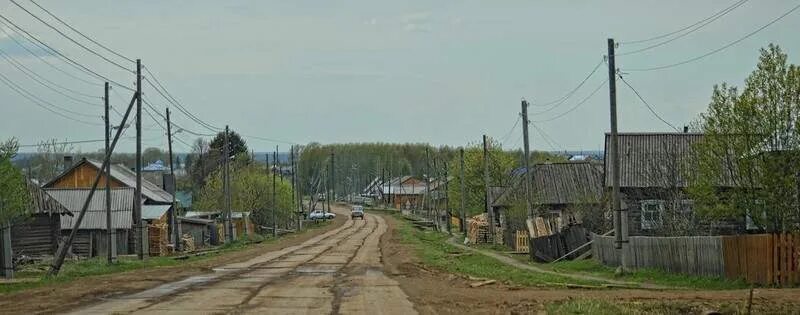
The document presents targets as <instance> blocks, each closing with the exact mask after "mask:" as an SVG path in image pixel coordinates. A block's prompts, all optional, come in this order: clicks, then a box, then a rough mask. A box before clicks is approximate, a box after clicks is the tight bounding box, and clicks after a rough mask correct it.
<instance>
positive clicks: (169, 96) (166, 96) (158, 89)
mask: <svg viewBox="0 0 800 315" xmlns="http://www.w3.org/2000/svg"><path fill="white" fill-rule="evenodd" d="M144 71H146V72H147V74H149V77H152V78H153V81H155V83H156V84H155V85H154V84H153V82H151V81H150V79H149V77H145V78H144V79H145V81H146V82H147V84H150V86H151V87H153V89H155V90H156V92H158V94H161V96H162V97H163V98H164V99H166V100H167V102H169V103H171V104H173V105H175V107H176V108H178V110H179V111H180V112H182V113H183V114H185V115H186V116H188V117H189V118H190V119H192V120H194V121H195V122H196V123H198V124H200V125H201V126H203V127H205V128H206V129H208V130H211V131H213V132H218V131H220V130H222V129H221V128H219V127H215V126H214V125H211V124H209V123H207V122H205V121H203V120H202V119H200V118H198V117H197V116H195V115H194V114H192V113H191V112H190V111H189V110H187V109H186V108H185V107H184V106H183V105H182V104H181V103H180V102H179V101H178V100H177V99H176V98H175V97H174V96H172V94H170V93H169V91H168V90H167V89H166V88H165V87H164V85H163V84H161V81H159V80H158V78H156V76H155V74H153V72H150V69H149V68H148V67H147V66H145V67H144ZM156 85H158V87H156ZM162 91H163V92H162Z"/></svg>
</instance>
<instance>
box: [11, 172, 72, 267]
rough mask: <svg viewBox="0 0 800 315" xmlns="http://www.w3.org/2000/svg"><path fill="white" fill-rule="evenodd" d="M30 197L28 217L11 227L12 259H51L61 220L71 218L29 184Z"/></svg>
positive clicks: (54, 202) (59, 231)
mask: <svg viewBox="0 0 800 315" xmlns="http://www.w3.org/2000/svg"><path fill="white" fill-rule="evenodd" d="M27 186H28V192H29V193H30V195H31V205H30V208H29V216H28V217H26V218H23V219H21V220H18V221H17V222H16V223H15V224H14V225H12V226H11V249H12V251H13V256H14V257H17V258H19V257H20V256H26V257H31V258H38V257H43V256H51V255H54V254H55V252H56V250H57V249H58V239H59V236H60V235H61V217H62V216H72V215H74V213H72V212H70V211H69V210H68V209H67V208H65V207H64V206H63V205H62V204H60V203H59V202H58V201H57V200H56V199H54V198H53V197H51V196H50V195H49V194H47V193H46V192H45V191H44V190H42V189H41V188H40V187H39V186H38V185H36V184H35V183H33V182H30V181H28V184H27Z"/></svg>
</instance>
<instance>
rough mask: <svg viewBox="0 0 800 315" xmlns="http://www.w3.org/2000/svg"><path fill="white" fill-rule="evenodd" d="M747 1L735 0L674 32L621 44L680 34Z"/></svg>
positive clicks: (637, 42)
mask: <svg viewBox="0 0 800 315" xmlns="http://www.w3.org/2000/svg"><path fill="white" fill-rule="evenodd" d="M747 1H748V0H739V1H737V2H734V3H733V4H732V5H730V6H727V7H725V8H724V9H722V10H720V11H717V12H716V13H714V14H712V15H711V16H709V17H706V18H705V19H702V20H700V21H697V22H695V23H694V24H692V25H689V26H686V27H683V28H681V29H679V30H677V31H673V32H669V33H666V34H662V35H658V36H654V37H650V38H645V39H638V40H629V41H624V42H619V44H621V45H629V44H639V43H646V42H650V41H654V40H657V39H662V38H664V37H669V36H672V35H675V34H678V33H680V32H683V31H685V30H688V29H691V28H693V27H695V26H697V25H699V24H701V23H703V22H706V21H708V20H709V19H712V18H714V19H716V18H718V17H719V16H722V15H725V14H727V13H728V12H730V11H733V10H734V9H736V8H738V7H739V6H740V5H742V4H744V3H745V2H747Z"/></svg>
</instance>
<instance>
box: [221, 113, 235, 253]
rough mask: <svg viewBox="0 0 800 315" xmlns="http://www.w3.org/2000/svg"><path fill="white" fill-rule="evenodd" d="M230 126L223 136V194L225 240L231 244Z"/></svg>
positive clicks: (226, 126) (226, 127)
mask: <svg viewBox="0 0 800 315" xmlns="http://www.w3.org/2000/svg"><path fill="white" fill-rule="evenodd" d="M228 131H229V128H228V125H225V135H224V136H223V138H224V142H223V144H222V188H223V189H222V193H223V194H224V196H223V199H224V201H225V240H226V241H227V242H228V243H230V242H233V224H231V223H232V222H231V219H232V213H231V186H230V185H231V183H230V174H229V172H230V170H229V169H228V164H229V163H228V162H230V158H231V154H230V144H229V143H228Z"/></svg>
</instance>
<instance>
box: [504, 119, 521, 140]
mask: <svg viewBox="0 0 800 315" xmlns="http://www.w3.org/2000/svg"><path fill="white" fill-rule="evenodd" d="M520 120H522V115H518V116H517V121H515V122H514V125H513V126H511V129H510V130H508V132H506V134H505V135H504V136H503V138H501V140H500V143H505V142H506V141H507V140H508V138H509V137H511V133H512V132H514V129H516V128H517V125H518V124H519V122H520Z"/></svg>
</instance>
